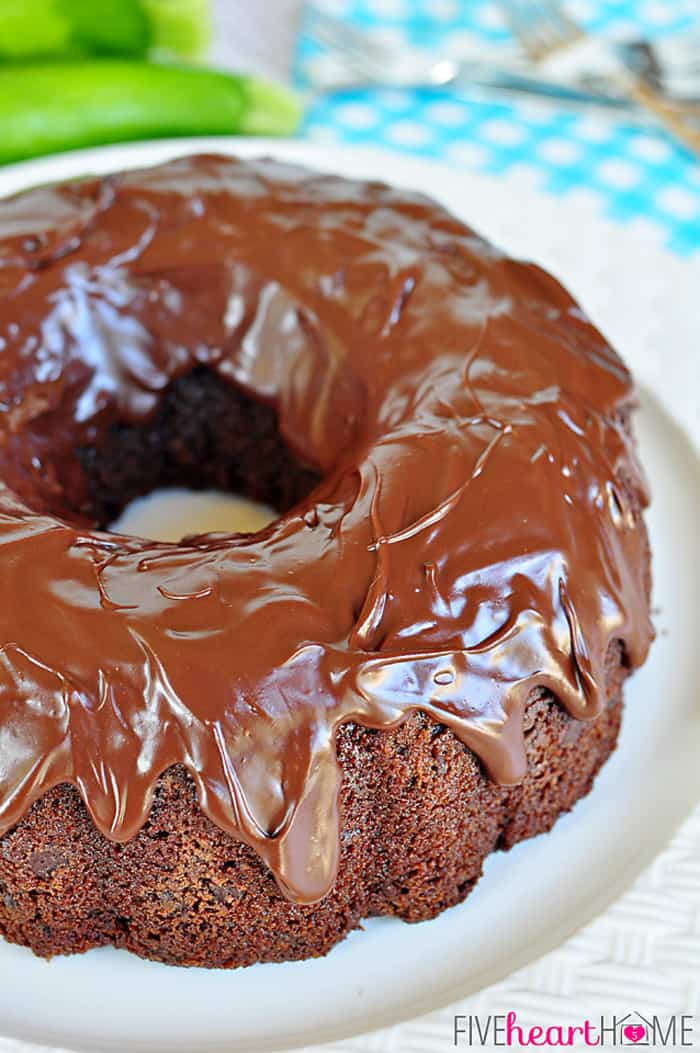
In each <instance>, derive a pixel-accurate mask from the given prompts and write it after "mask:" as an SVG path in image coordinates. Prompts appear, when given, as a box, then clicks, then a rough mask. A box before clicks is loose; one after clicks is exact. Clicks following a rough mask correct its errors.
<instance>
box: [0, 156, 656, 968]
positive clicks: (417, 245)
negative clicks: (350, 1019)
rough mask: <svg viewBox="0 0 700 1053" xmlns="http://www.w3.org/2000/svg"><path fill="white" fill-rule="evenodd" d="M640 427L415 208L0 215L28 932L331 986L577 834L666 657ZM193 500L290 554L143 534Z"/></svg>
mask: <svg viewBox="0 0 700 1053" xmlns="http://www.w3.org/2000/svg"><path fill="white" fill-rule="evenodd" d="M632 404H633V391H632V387H631V383H630V378H629V375H628V373H627V371H626V369H625V367H624V366H623V364H622V362H621V361H620V359H619V358H618V356H617V355H616V354H615V352H614V351H612V350H611V349H610V347H609V346H608V344H607V343H606V341H605V340H604V338H603V337H602V336H601V335H600V333H598V332H597V331H596V329H595V328H594V327H593V326H592V325H591V324H590V322H589V321H588V320H587V318H586V316H585V315H584V314H583V312H582V311H581V309H580V308H579V307H578V306H577V304H576V303H575V302H574V301H573V300H572V298H571V297H570V296H569V294H568V293H567V292H565V291H564V289H562V287H561V286H560V285H559V284H558V283H557V282H556V281H555V280H554V279H553V278H552V277H550V276H549V275H548V274H546V273H544V272H543V271H542V270H540V269H539V268H537V267H535V266H532V265H530V264H526V263H522V262H517V261H514V260H512V259H509V258H507V257H505V256H504V255H502V254H501V253H500V252H498V251H497V250H496V249H494V248H493V247H492V246H491V245H489V244H487V243H486V242H484V241H483V240H482V239H480V238H479V237H478V236H477V235H476V234H474V233H473V232H472V231H471V230H470V229H468V228H467V227H465V226H464V225H463V224H462V223H461V222H459V221H458V220H457V219H455V218H454V217H452V216H451V215H449V214H448V213H447V212H445V211H444V210H443V209H442V208H441V207H439V206H438V205H437V204H435V203H434V202H433V201H431V200H429V199H427V198H425V197H422V196H420V195H417V194H408V193H406V192H403V191H401V192H400V191H397V190H395V189H391V188H390V187H387V186H385V185H383V184H380V183H359V182H352V181H348V180H346V179H342V178H338V177H334V176H325V175H318V174H314V173H310V172H308V171H305V170H303V169H300V168H297V167H295V166H291V165H286V164H280V163H276V162H273V161H269V160H262V161H256V162H253V163H248V162H245V163H244V162H241V161H236V160H233V159H231V158H225V157H216V156H200V157H188V158H183V159H181V160H177V161H174V162H171V163H169V164H165V165H162V166H160V167H156V168H152V169H148V170H141V171H135V172H128V173H125V174H119V175H113V176H108V177H106V178H103V179H85V180H82V181H79V182H74V183H68V184H65V185H60V186H50V187H43V188H39V189H34V190H31V191H28V192H26V193H23V194H20V195H17V196H15V197H13V198H10V199H7V200H5V201H3V202H0V587H1V588H2V597H3V602H2V604H1V605H0V932H1V933H2V934H3V935H4V936H5V937H6V938H7V939H8V940H12V941H15V942H18V943H21V944H26V945H27V946H29V947H31V948H32V949H33V950H34V951H35V952H36V953H37V954H40V955H45V956H50V955H54V954H60V953H70V952H76V951H84V950H86V949H88V948H90V947H94V946H97V945H101V944H115V945H117V946H120V947H126V948H128V949H129V950H131V951H134V952H135V953H137V954H140V955H143V956H145V957H148V958H155V959H160V960H162V961H166V962H171V963H177V964H197V965H205V966H217V967H229V966H237V965H246V964H249V963H252V962H262V961H283V960H288V959H297V958H305V957H309V956H313V955H321V954H324V953H325V952H326V951H328V950H329V948H330V947H332V946H333V944H335V943H336V942H337V941H338V940H340V939H342V937H343V936H345V935H346V933H347V932H349V931H350V930H351V929H353V928H354V927H356V926H357V925H358V924H359V923H360V921H361V920H362V919H363V918H365V917H367V916H370V915H376V914H394V915H398V916H399V917H401V918H404V919H406V920H408V921H418V920H421V919H424V918H430V917H433V916H434V915H436V914H437V913H439V912H440V911H442V910H443V909H444V908H446V907H448V906H450V905H452V904H455V903H457V902H459V901H460V900H462V899H463V898H464V897H465V896H466V895H467V893H468V892H469V890H470V889H471V887H472V886H473V885H474V883H475V882H476V880H477V879H478V877H479V874H480V872H481V868H482V864H483V861H484V858H485V857H486V856H487V855H488V854H489V853H490V852H492V851H493V850H494V849H497V848H508V847H509V846H511V845H512V844H514V843H515V842H517V841H519V840H521V839H522V838H525V837H529V836H531V835H532V834H536V833H539V832H541V831H544V830H548V829H549V828H550V827H551V826H552V824H553V823H554V822H555V820H556V819H557V817H558V816H559V815H560V814H561V813H562V812H563V811H566V810H567V809H569V808H571V807H572V805H573V804H574V803H575V802H576V801H577V800H578V799H579V798H580V797H581V796H582V795H583V794H585V793H587V792H588V790H589V789H590V787H591V784H592V781H593V779H594V777H595V774H596V772H597V771H598V769H599V768H600V766H601V765H602V764H603V763H604V761H605V760H606V758H607V757H608V756H609V755H610V753H611V751H612V750H613V749H614V746H615V742H616V738H617V733H618V729H619V725H620V717H621V711H622V689H623V683H624V681H625V678H626V677H627V675H628V674H629V672H630V671H631V670H633V669H634V668H636V667H638V666H639V665H640V664H641V663H642V662H643V661H644V659H645V657H646V654H647V651H648V648H649V645H650V641H651V638H652V630H651V625H650V620H649V591H650V584H649V550H648V543H647V535H646V532H645V528H644V524H643V520H642V509H643V507H644V505H645V503H646V500H647V498H646V494H645V488H644V484H643V481H642V477H641V474H640V471H639V469H638V466H637V463H636V459H635V454H634V446H633V441H632V438H631V433H630V426H629V410H630V408H631V406H632ZM169 484H172V485H175V484H184V485H187V486H190V487H218V488H220V489H224V490H231V491H235V492H238V493H242V494H245V495H248V496H251V497H253V498H256V499H259V500H262V501H265V502H267V503H269V504H271V505H272V506H274V507H275V508H276V509H277V510H278V511H279V518H278V519H277V520H275V522H274V523H272V524H271V525H270V526H268V527H266V528H265V529H264V530H262V531H260V532H259V533H256V534H234V535H223V534H207V535H200V536H196V537H188V538H184V539H183V540H182V542H180V543H178V544H166V543H156V542H153V541H149V540H145V539H141V538H136V537H127V536H123V535H119V534H115V533H110V532H108V527H109V524H110V523H111V522H112V521H113V520H114V518H115V517H116V516H117V515H118V514H119V513H120V511H121V510H122V509H123V508H124V506H125V505H126V504H127V503H128V502H129V501H130V500H131V499H132V498H134V497H136V496H137V495H141V494H144V493H147V492H148V491H150V490H152V489H153V488H154V487H157V486H163V485H169Z"/></svg>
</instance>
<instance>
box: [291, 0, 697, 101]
mask: <svg viewBox="0 0 700 1053" xmlns="http://www.w3.org/2000/svg"><path fill="white" fill-rule="evenodd" d="M545 4H546V7H545ZM507 6H508V11H507V17H508V19H509V22H510V24H511V27H512V29H513V31H514V35H516V38H517V37H522V38H523V40H524V41H527V51H526V50H525V48H523V49H522V50H520V51H517V50H515V49H513V48H509V47H497V48H494V47H488V48H485V49H481V50H480V51H479V52H474V53H471V54H465V55H464V56H462V57H461V58H460V59H459V60H454V59H451V58H449V57H448V56H437V57H433V56H431V55H429V54H427V53H426V52H425V51H424V50H418V49H415V50H413V51H411V52H408V51H406V50H405V49H401V50H398V49H396V48H392V47H388V46H386V45H385V44H383V43H380V42H379V41H377V40H375V39H374V38H373V37H371V36H370V35H369V34H367V33H364V32H362V31H360V30H357V29H355V28H354V27H352V26H351V25H349V24H348V23H347V22H345V21H343V20H341V19H340V18H337V17H335V16H333V15H329V14H328V13H327V12H325V11H324V10H323V8H322V7H320V6H319V5H317V4H313V3H312V4H309V5H308V11H309V15H310V17H309V19H308V21H307V31H308V32H309V33H310V35H311V36H312V37H314V38H315V39H316V40H317V41H318V42H319V43H321V44H323V45H324V46H325V47H326V48H327V49H328V51H329V53H330V54H331V55H332V59H333V60H334V61H333V62H332V68H328V67H327V66H325V65H323V66H322V65H320V64H319V65H313V64H312V65H310V67H309V68H308V70H307V72H308V73H309V75H310V79H311V83H312V87H314V88H317V89H318V90H321V91H325V90H333V89H335V88H339V87H361V86H363V85H367V84H381V85H385V86H411V87H417V86H447V85H451V84H457V83H460V82H462V83H463V82H468V83H470V84H476V85H481V86H483V87H487V88H490V89H492V88H496V89H501V90H507V91H520V92H522V91H525V92H534V93H538V94H550V95H551V94H556V95H558V96H560V97H563V98H564V99H566V98H569V99H570V101H573V102H576V103H580V102H595V103H596V104H604V105H613V106H630V105H632V104H633V103H634V102H635V100H632V99H631V98H630V95H629V93H628V92H627V91H626V90H623V88H622V86H621V84H620V79H619V76H618V73H619V69H620V67H621V66H622V67H625V68H629V69H631V70H633V71H634V72H635V74H636V75H637V76H639V77H640V78H643V79H644V80H645V82H646V83H648V84H649V85H650V86H651V87H653V88H654V89H655V90H656V91H657V92H660V93H662V94H664V95H670V96H679V97H680V98H683V99H685V100H687V101H690V100H694V101H696V100H699V99H700V27H699V28H698V29H691V30H688V31H686V32H684V33H683V34H674V35H672V36H671V37H669V38H667V39H664V40H662V41H659V42H653V43H651V42H649V41H645V40H630V41H628V42H626V43H623V44H620V45H612V44H610V43H603V42H601V44H600V45H599V46H593V45H592V44H591V42H590V38H588V41H589V43H588V45H587V46H586V48H583V47H581V48H579V52H578V61H577V63H576V64H575V65H574V66H573V67H572V65H571V62H567V63H561V62H557V61H554V62H552V61H550V60H551V59H552V57H553V53H554V52H555V51H556V50H557V49H558V48H559V46H560V45H561V44H562V42H564V41H566V42H573V41H574V40H576V41H578V42H579V43H581V44H582V43H583V40H584V38H585V34H584V33H583V31H582V30H581V29H580V28H579V27H578V26H577V25H576V24H575V22H574V21H573V20H572V19H571V18H570V17H569V16H568V15H567V14H566V13H565V11H564V10H563V9H562V8H561V6H560V5H559V4H556V3H553V2H551V0H550V2H547V0H543V3H542V5H540V4H537V10H535V9H534V6H535V5H534V4H532V3H530V2H529V0H514V3H513V4H512V5H511V4H509V5H507ZM543 10H545V11H546V15H547V17H546V18H544V17H540V15H541V13H542V11H543ZM584 56H585V59H586V61H585V62H582V61H581V59H582V57H584ZM533 59H534V61H533ZM543 59H547V61H543Z"/></svg>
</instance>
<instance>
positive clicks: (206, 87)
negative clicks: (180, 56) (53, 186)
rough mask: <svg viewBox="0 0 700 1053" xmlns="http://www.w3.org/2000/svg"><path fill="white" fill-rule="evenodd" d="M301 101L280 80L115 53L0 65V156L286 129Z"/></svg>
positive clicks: (10, 157)
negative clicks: (84, 59)
mask: <svg viewBox="0 0 700 1053" xmlns="http://www.w3.org/2000/svg"><path fill="white" fill-rule="evenodd" d="M300 117H301V107H300V104H299V102H298V100H297V99H296V97H295V96H294V95H292V94H291V93H290V92H289V91H287V89H286V88H284V87H282V86H281V85H276V84H271V83H268V82H266V81H260V80H257V79H255V78H252V77H247V76H236V75H233V74H228V73H221V72H218V71H216V70H207V69H200V68H190V67H182V66H168V65H157V64H153V63H147V62H138V61H128V60H120V59H103V60H97V61H90V62H77V63H37V64H32V65H13V66H6V67H4V68H0V163H5V162H8V161H19V160H22V159H24V158H30V157H38V156H40V155H41V154H47V153H53V152H55V151H60V150H71V149H76V148H78V147H84V146H96V145H99V144H102V143H113V142H123V141H127V140H134V139H151V138H160V137H164V136H181V135H227V134H232V133H238V134H241V135H290V134H292V133H293V132H294V131H295V130H296V128H297V126H298V123H299V120H300Z"/></svg>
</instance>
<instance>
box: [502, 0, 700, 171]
mask: <svg viewBox="0 0 700 1053" xmlns="http://www.w3.org/2000/svg"><path fill="white" fill-rule="evenodd" d="M498 4H499V7H500V8H501V10H502V11H503V14H504V15H505V18H506V20H507V21H508V24H509V26H510V28H511V31H512V33H513V35H514V36H515V37H516V39H517V40H518V43H519V44H520V46H521V48H522V49H523V51H524V52H525V54H526V55H527V56H528V58H529V59H530V60H531V62H532V63H533V65H534V66H535V67H536V68H537V69H538V70H541V71H542V72H543V73H545V74H546V75H548V76H554V77H556V76H557V75H559V76H564V75H565V74H568V75H569V76H572V75H574V76H575V75H576V73H577V71H578V79H579V80H582V81H583V82H584V83H585V81H586V78H587V77H588V78H592V81H591V84H592V86H594V84H595V80H596V78H597V77H600V76H602V77H603V78H604V79H605V80H606V81H608V80H612V82H613V83H615V84H617V86H618V88H619V90H620V91H621V92H622V93H623V94H626V95H627V97H628V98H629V99H631V100H632V101H633V102H635V103H636V104H637V105H639V106H641V107H642V108H643V109H644V110H646V112H647V113H649V114H651V115H652V116H653V117H654V118H655V119H656V120H658V121H660V122H661V123H662V124H663V125H664V126H665V127H666V128H667V129H668V131H670V132H671V134H672V135H674V136H675V137H676V138H677V139H679V140H681V141H682V142H684V143H685V145H686V146H688V147H689V148H690V149H691V150H692V151H694V153H696V154H697V155H698V156H700V103H697V102H690V101H684V100H679V99H672V98H671V97H669V96H668V95H667V94H665V93H664V92H662V91H661V90H659V87H658V81H659V80H660V75H659V69H658V62H657V63H656V64H655V63H654V61H653V60H654V52H653V50H652V49H651V45H648V46H647V47H646V54H645V53H644V52H643V51H642V45H641V44H639V43H637V44H636V49H635V45H634V44H633V43H631V44H628V45H626V47H625V46H623V47H622V48H615V47H611V46H610V45H609V44H607V43H606V42H605V41H603V40H600V39H598V38H596V37H593V36H591V35H590V34H588V33H586V32H585V31H584V29H583V28H582V27H581V26H580V25H579V24H578V23H577V22H575V21H574V20H573V19H572V18H571V17H570V16H569V15H568V14H567V12H566V11H565V10H564V8H563V7H562V5H561V3H559V0H498ZM698 50H699V51H700V49H698ZM645 58H646V64H647V67H649V66H650V67H651V69H652V70H654V71H655V72H656V78H654V77H652V76H650V75H649V69H648V68H647V69H645V67H644V59H645ZM699 60H700V56H699V55H696V56H695V58H694V61H695V62H696V63H698V61H699ZM655 79H656V81H657V83H655Z"/></svg>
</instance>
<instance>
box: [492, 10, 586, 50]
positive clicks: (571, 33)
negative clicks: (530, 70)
mask: <svg viewBox="0 0 700 1053" xmlns="http://www.w3.org/2000/svg"><path fill="white" fill-rule="evenodd" d="M498 3H499V7H500V8H501V10H502V12H503V14H504V16H505V19H506V22H507V23H508V26H509V28H510V30H511V32H512V34H513V36H514V37H515V38H516V40H517V41H518V42H519V44H520V46H521V47H522V48H523V50H524V51H525V53H526V54H527V56H528V57H529V58H530V59H532V61H533V62H539V61H541V60H542V59H543V58H545V57H546V56H547V55H550V54H551V53H552V52H554V51H556V50H557V49H558V48H560V47H564V45H566V44H568V43H571V42H572V41H573V40H575V39H577V38H578V37H579V35H580V30H579V28H578V26H577V25H576V23H575V22H574V21H573V20H572V19H571V18H569V16H568V15H567V14H566V13H565V12H564V11H563V9H562V7H561V5H560V4H559V3H558V2H557V0H498Z"/></svg>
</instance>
